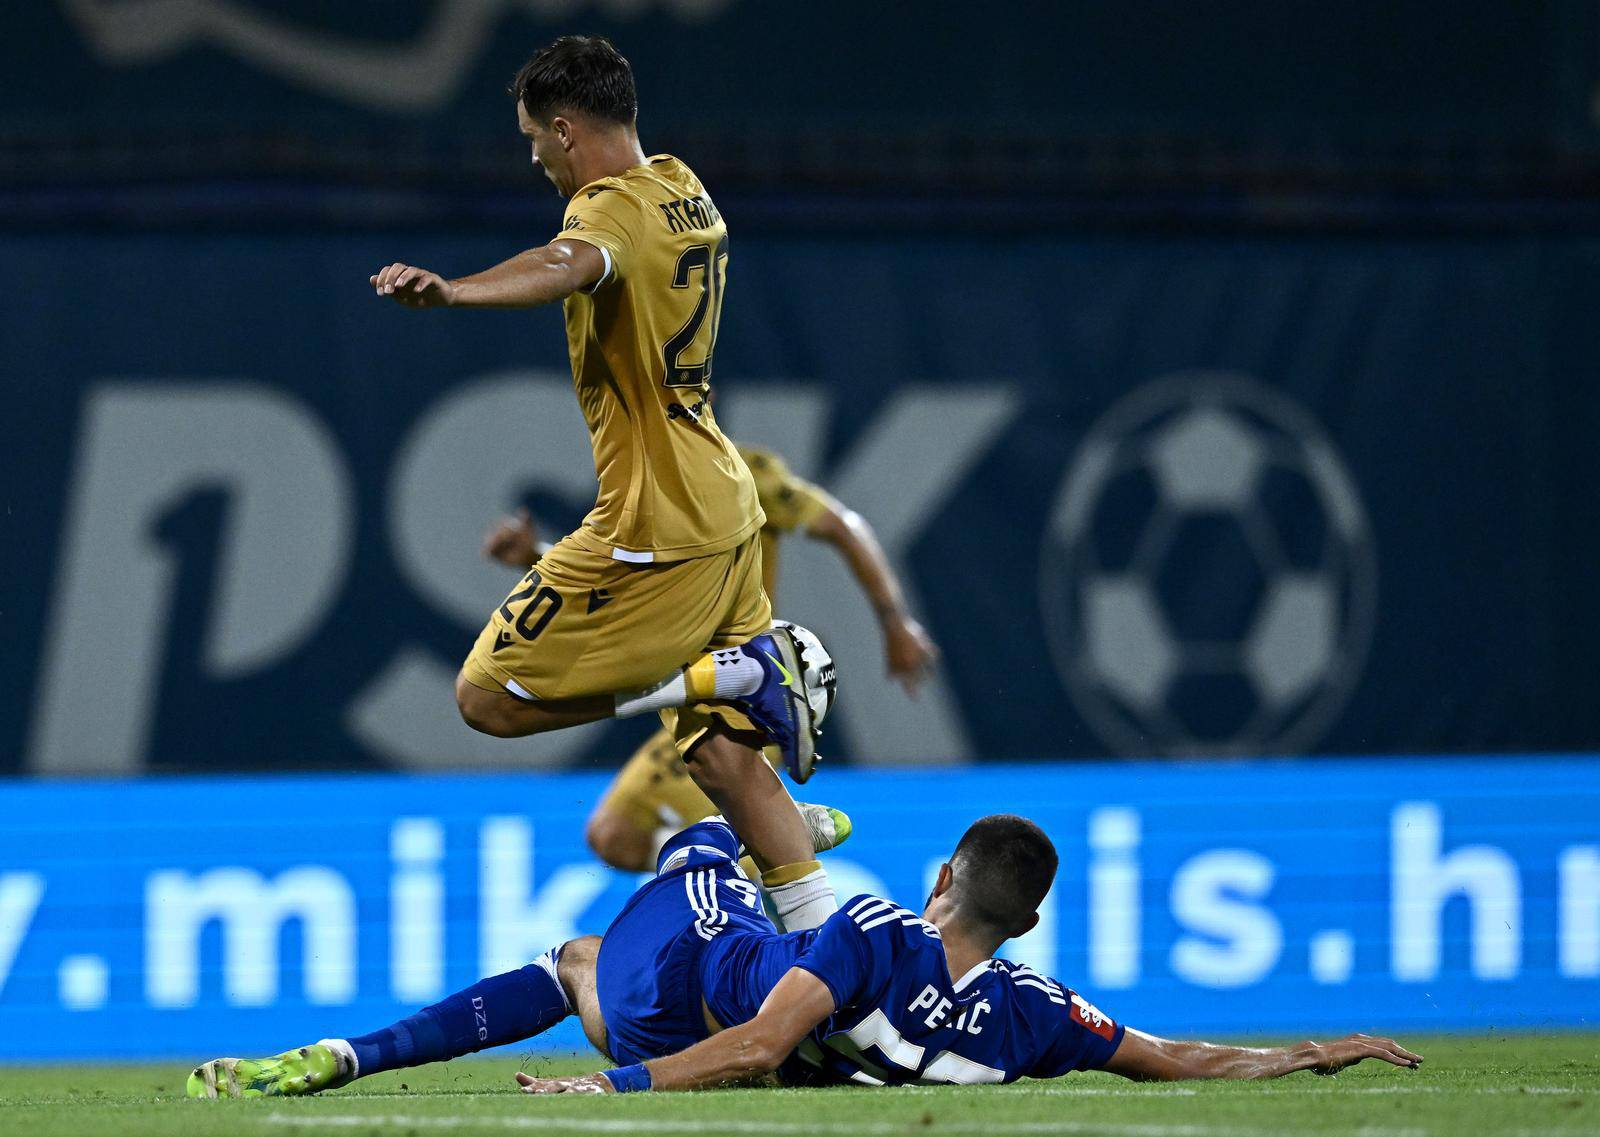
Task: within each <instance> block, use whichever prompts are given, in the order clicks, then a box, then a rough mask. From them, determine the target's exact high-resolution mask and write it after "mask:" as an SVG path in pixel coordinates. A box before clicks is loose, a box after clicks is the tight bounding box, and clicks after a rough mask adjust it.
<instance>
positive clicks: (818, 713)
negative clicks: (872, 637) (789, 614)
mask: <svg viewBox="0 0 1600 1137" xmlns="http://www.w3.org/2000/svg"><path fill="white" fill-rule="evenodd" d="M773 623H774V625H775V626H777V627H780V628H787V629H788V630H789V634H790V635H792V636H794V640H795V643H796V644H797V645H798V646H799V648H800V663H801V666H802V667H803V668H804V672H805V674H804V676H803V678H802V682H803V683H804V684H805V689H806V702H808V703H810V704H811V716H812V719H813V721H814V722H815V723H816V725H817V726H819V727H820V726H821V725H822V720H823V719H825V718H827V717H828V712H829V711H830V710H832V709H833V698H834V695H835V693H836V691H837V688H838V686H839V678H838V673H837V671H836V670H835V668H834V665H833V656H831V655H829V654H828V649H827V648H825V647H823V646H822V641H821V640H820V639H818V638H817V633H816V632H813V631H812V630H811V629H810V628H802V627H801V626H800V625H799V624H795V623H791V622H790V621H788V620H774V621H773Z"/></svg>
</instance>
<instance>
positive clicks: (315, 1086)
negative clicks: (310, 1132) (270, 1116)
mask: <svg viewBox="0 0 1600 1137" xmlns="http://www.w3.org/2000/svg"><path fill="white" fill-rule="evenodd" d="M348 1081H350V1074H349V1072H348V1071H347V1070H346V1069H345V1068H344V1063H343V1062H341V1061H340V1059H339V1056H338V1054H336V1053H335V1052H334V1051H333V1050H332V1049H331V1048H329V1047H327V1046H324V1045H323V1044H322V1043H320V1042H319V1043H317V1044H316V1045H314V1046H302V1047H300V1048H298V1049H296V1050H285V1051H284V1052H283V1053H282V1054H275V1055H273V1056H272V1057H271V1058H213V1059H212V1060H211V1061H209V1062H204V1063H202V1064H200V1065H199V1066H196V1067H195V1070H194V1073H192V1074H190V1075H189V1084H188V1086H187V1088H186V1092H187V1093H188V1095H189V1096H190V1097H192V1098H219V1097H224V1098H270V1097H298V1096H300V1095H302V1094H314V1093H318V1092H320V1091H322V1090H327V1089H332V1088H334V1087H335V1086H342V1085H344V1084H345V1083H346V1082H348Z"/></svg>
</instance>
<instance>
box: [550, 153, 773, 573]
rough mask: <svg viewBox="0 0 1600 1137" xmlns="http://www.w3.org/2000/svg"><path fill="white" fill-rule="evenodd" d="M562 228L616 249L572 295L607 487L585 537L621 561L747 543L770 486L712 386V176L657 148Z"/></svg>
mask: <svg viewBox="0 0 1600 1137" xmlns="http://www.w3.org/2000/svg"><path fill="white" fill-rule="evenodd" d="M561 236H562V237H563V238H565V239H567V240H573V241H584V242H586V243H588V244H590V245H593V246H594V247H595V248H597V249H598V250H600V253H601V255H602V256H604V257H605V261H606V271H605V275H604V276H603V277H602V278H601V279H600V281H599V282H598V283H597V284H596V285H594V286H593V287H592V288H590V289H587V290H585V291H584V292H578V293H574V294H573V295H572V296H570V297H568V298H567V301H566V305H565V311H566V322H567V349H568V351H569V352H570V354H571V356H572V379H573V383H574V385H575V386H576V387H577V392H578V403H579V405H580V406H581V407H582V409H583V417H584V420H585V421H586V422H587V423H588V425H589V436H590V440H591V442H592V443H593V445H594V468H595V475H596V477H598V478H599V481H600V493H599V497H598V499H597V500H596V502H595V506H594V509H593V510H591V511H590V513H589V515H588V517H586V518H585V519H584V522H583V525H582V526H581V527H580V528H579V530H578V532H577V533H576V534H574V537H575V538H576V539H577V540H579V541H580V542H581V543H583V544H585V545H586V546H587V547H589V548H591V549H592V550H593V551H595V552H603V553H604V554H605V555H607V556H611V557H614V558H615V559H617V560H621V561H631V562H636V563H641V562H649V561H677V560H687V559H688V558H691V557H703V556H708V555H710V554H712V553H717V552H721V551H722V550H724V549H730V548H733V547H734V546H735V545H738V544H739V543H740V542H742V541H744V540H745V539H746V538H748V537H750V536H751V535H753V534H754V533H755V532H756V531H757V530H759V529H760V528H761V525H762V523H763V520H764V518H763V515H762V512H761V506H760V505H759V503H758V501H757V498H756V487H755V483H754V481H753V480H752V479H751V476H750V471H749V470H748V469H747V468H746V467H745V464H744V461H743V459H741V458H740V457H739V454H738V452H737V451H736V450H735V449H734V446H733V444H732V443H731V442H729V441H728V439H727V437H726V436H725V435H723V433H722V431H721V430H720V429H719V428H718V427H717V420H716V416H715V415H714V414H713V413H712V411H711V402H710V399H709V398H708V393H709V390H710V382H711V363H712V353H713V349H714V348H715V347H716V342H717V324H718V322H719V320H720V319H721V316H722V290H723V284H724V282H725V281H726V279H727V264H728V230H727V227H726V226H725V225H724V224H723V222H722V217H721V215H720V214H719V213H718V212H717V209H716V206H714V205H713V204H712V203H711V199H710V197H708V196H707V194H706V191H705V187H704V186H702V185H701V184H700V180H699V179H698V178H696V177H695V176H694V173H693V172H692V171H691V170H690V169H689V167H687V166H685V165H684V164H683V163H682V162H680V161H678V159H676V158H673V157H671V156H669V155H657V156H656V157H654V158H651V159H650V160H649V161H648V162H647V163H646V164H645V165H642V166H634V167H633V168H632V169H629V170H625V171H624V172H623V173H621V174H618V175H616V176H615V177H610V178H601V179H600V180H599V181H594V182H590V183H589V184H588V185H586V186H584V187H583V188H582V189H580V190H579V191H578V192H577V193H576V194H575V195H573V198H572V200H571V202H569V203H568V205H567V212H566V221H565V225H564V228H563V230H562V233H561Z"/></svg>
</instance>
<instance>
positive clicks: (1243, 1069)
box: [1105, 1029, 1422, 1082]
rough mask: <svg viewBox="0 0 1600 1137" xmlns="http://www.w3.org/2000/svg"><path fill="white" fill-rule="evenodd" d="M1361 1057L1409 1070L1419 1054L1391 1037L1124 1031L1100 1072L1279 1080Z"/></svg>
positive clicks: (1143, 1077) (1140, 1078)
mask: <svg viewBox="0 0 1600 1137" xmlns="http://www.w3.org/2000/svg"><path fill="white" fill-rule="evenodd" d="M1367 1058H1376V1059H1377V1060H1379V1061H1380V1062H1388V1063H1390V1064H1391V1065H1394V1066H1404V1067H1405V1068H1406V1069H1408V1070H1415V1069H1416V1068H1417V1067H1418V1066H1420V1065H1421V1064H1422V1055H1420V1054H1413V1053H1412V1052H1411V1051H1409V1050H1407V1049H1406V1048H1405V1047H1403V1046H1401V1045H1400V1044H1399V1043H1398V1042H1396V1041H1394V1039H1392V1038H1375V1037H1373V1036H1372V1035H1367V1034H1352V1035H1350V1036H1349V1037H1348V1038H1341V1039H1339V1040H1338V1041H1336V1042H1302V1043H1300V1044H1299V1045H1298V1046H1273V1047H1262V1048H1256V1047H1247V1046H1216V1045H1214V1044H1212V1043H1209V1042H1178V1041H1174V1040H1173V1039H1169V1038H1157V1037H1156V1036H1155V1035H1151V1034H1145V1033H1143V1032H1142V1031H1137V1030H1131V1029H1130V1030H1128V1031H1127V1033H1126V1034H1124V1035H1123V1037H1122V1044H1121V1045H1120V1046H1118V1047H1117V1052H1116V1054H1114V1055H1113V1056H1112V1058H1111V1061H1110V1062H1108V1063H1106V1066H1105V1069H1107V1070H1109V1071H1110V1072H1111V1073H1113V1074H1121V1075H1122V1076H1123V1077H1124V1078H1132V1079H1133V1080H1134V1081H1137V1082H1175V1081H1181V1080H1184V1079H1190V1078H1229V1079H1247V1078H1281V1077H1283V1076H1284V1075H1285V1074H1292V1073H1294V1072H1295V1071H1296V1070H1313V1071H1315V1072H1316V1073H1318V1074H1337V1073H1338V1072H1339V1071H1340V1070H1343V1069H1344V1068H1345V1067H1346V1066H1354V1065H1355V1064H1356V1063H1357V1062H1360V1061H1362V1060H1363V1059H1367Z"/></svg>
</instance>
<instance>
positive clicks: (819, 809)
mask: <svg viewBox="0 0 1600 1137" xmlns="http://www.w3.org/2000/svg"><path fill="white" fill-rule="evenodd" d="M795 808H796V809H798V810H799V811H800V816H801V817H803V818H804V819H805V823H806V829H807V830H809V831H810V833H811V847H812V849H814V850H815V851H816V852H819V853H826V852H827V851H828V850H829V849H837V848H838V847H839V846H840V845H843V844H844V843H845V842H846V841H848V840H849V839H850V830H851V826H850V815H849V814H848V813H846V812H845V811H844V810H842V809H834V808H833V806H831V805H812V804H811V803H810V802H804V801H800V802H795Z"/></svg>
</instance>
